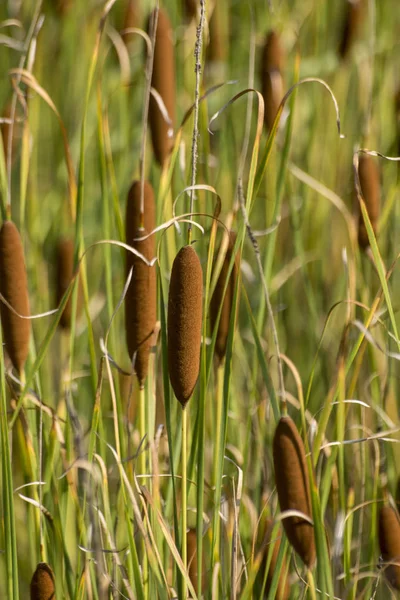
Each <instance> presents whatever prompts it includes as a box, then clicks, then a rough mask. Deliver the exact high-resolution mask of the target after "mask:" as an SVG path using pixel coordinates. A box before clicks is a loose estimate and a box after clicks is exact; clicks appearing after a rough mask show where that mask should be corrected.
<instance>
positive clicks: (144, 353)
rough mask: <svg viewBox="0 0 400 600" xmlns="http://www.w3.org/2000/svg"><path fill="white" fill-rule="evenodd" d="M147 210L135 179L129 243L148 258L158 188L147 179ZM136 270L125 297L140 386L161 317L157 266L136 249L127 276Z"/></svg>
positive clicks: (130, 203)
mask: <svg viewBox="0 0 400 600" xmlns="http://www.w3.org/2000/svg"><path fill="white" fill-rule="evenodd" d="M143 194H144V195H143V200H144V202H143V213H142V212H141V200H140V181H134V182H133V184H132V186H131V188H130V190H129V194H128V202H127V205H126V219H125V235H126V243H127V244H129V246H132V247H133V248H135V250H137V251H138V252H140V253H141V254H142V255H143V256H144V257H145V258H146V259H147V260H149V261H150V260H151V259H152V258H154V256H155V251H156V248H155V237H154V235H151V236H150V237H146V239H143V240H138V239H137V238H143V237H145V236H146V235H147V234H148V233H150V232H151V231H152V230H153V229H154V228H155V201H154V191H153V188H152V186H151V184H150V183H149V182H148V181H145V182H144V190H143ZM131 269H132V278H131V282H130V284H129V287H128V290H127V293H126V296H125V333H126V343H127V346H128V352H129V356H130V358H131V360H132V361H133V362H134V368H135V371H136V375H137V378H138V380H139V385H140V387H143V386H144V382H145V380H146V377H147V372H148V365H149V353H150V348H151V339H152V335H153V332H154V327H155V324H156V317H157V307H156V293H157V280H156V270H155V266H152V267H150V266H149V265H147V264H146V263H145V262H144V261H143V260H142V259H141V258H140V257H139V256H136V255H134V254H133V253H132V252H127V254H126V276H128V274H129V272H130V270H131Z"/></svg>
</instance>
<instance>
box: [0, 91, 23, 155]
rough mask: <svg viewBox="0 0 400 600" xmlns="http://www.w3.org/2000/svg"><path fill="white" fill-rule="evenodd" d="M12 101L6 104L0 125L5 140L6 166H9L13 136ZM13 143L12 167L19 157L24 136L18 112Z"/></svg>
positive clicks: (15, 116)
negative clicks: (9, 147) (9, 150)
mask: <svg viewBox="0 0 400 600" xmlns="http://www.w3.org/2000/svg"><path fill="white" fill-rule="evenodd" d="M11 104H12V103H11V101H10V102H8V104H6V106H5V107H4V110H3V114H2V122H1V125H0V133H1V137H2V139H3V150H4V158H5V162H6V166H7V164H8V144H9V140H10V135H11V123H10V120H11ZM12 136H13V137H12V142H11V166H12V165H13V163H14V161H15V157H16V156H17V151H18V143H19V140H20V138H21V136H22V126H21V123H19V122H18V119H17V110H16V111H15V115H14V124H13V128H12Z"/></svg>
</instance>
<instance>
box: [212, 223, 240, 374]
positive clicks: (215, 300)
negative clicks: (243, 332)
mask: <svg viewBox="0 0 400 600" xmlns="http://www.w3.org/2000/svg"><path fill="white" fill-rule="evenodd" d="M235 241H236V234H235V233H234V232H230V235H229V245H228V250H227V252H226V255H225V259H224V262H223V264H222V268H221V272H220V274H219V277H218V281H217V284H216V286H215V290H214V293H213V295H212V298H211V302H210V324H211V331H212V332H214V328H215V324H216V322H217V317H218V311H219V309H220V306H221V303H222V310H221V318H220V320H219V323H218V333H217V338H216V341H215V354H216V357H217V364H218V366H219V365H221V363H222V362H223V360H224V358H225V354H226V344H227V341H228V333H229V322H230V318H231V311H232V303H233V296H234V293H235V287H236V281H237V274H238V271H237V265H236V264H235V263H234V264H233V267H232V270H231V273H230V276H229V282H228V286H227V288H226V294H225V296H223V294H224V289H225V285H226V280H227V277H228V271H229V264H230V262H231V259H232V252H233V248H234V246H235Z"/></svg>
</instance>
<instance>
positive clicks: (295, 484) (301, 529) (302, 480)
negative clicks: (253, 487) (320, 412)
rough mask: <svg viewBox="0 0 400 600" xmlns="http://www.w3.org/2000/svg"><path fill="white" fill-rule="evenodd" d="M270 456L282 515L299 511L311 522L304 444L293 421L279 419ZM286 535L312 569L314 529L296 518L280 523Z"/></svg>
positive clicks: (285, 418)
mask: <svg viewBox="0 0 400 600" xmlns="http://www.w3.org/2000/svg"><path fill="white" fill-rule="evenodd" d="M273 456H274V469H275V482H276V488H277V492H278V500H279V504H280V507H281V511H287V510H298V511H300V512H302V513H304V514H305V515H306V516H307V517H309V518H310V519H311V517H312V510H311V498H310V484H309V481H308V473H307V464H306V456H305V450H304V445H303V441H302V439H301V437H300V435H299V432H298V431H297V428H296V425H295V424H294V421H293V420H292V419H291V418H290V417H288V416H286V417H281V419H280V420H279V423H278V425H277V428H276V431H275V435H274V441H273ZM283 526H284V528H285V532H286V535H287V537H288V540H289V542H290V543H291V544H292V546H293V548H294V549H295V550H296V552H297V553H298V554H299V556H300V558H301V559H302V561H303V562H304V564H305V565H306V566H307V567H309V568H311V567H312V565H313V563H314V561H315V541H314V530H313V526H312V525H311V524H310V523H309V522H308V521H306V520H305V519H303V518H301V517H297V516H292V517H288V518H286V519H283Z"/></svg>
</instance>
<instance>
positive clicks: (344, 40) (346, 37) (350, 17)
mask: <svg viewBox="0 0 400 600" xmlns="http://www.w3.org/2000/svg"><path fill="white" fill-rule="evenodd" d="M363 8H364V7H363V0H347V6H346V10H345V16H344V22H343V29H342V37H341V40H340V44H339V55H340V56H341V58H342V59H343V60H344V59H345V58H346V57H347V56H348V54H349V52H350V49H351V47H352V45H353V43H354V40H355V39H356V37H357V35H358V31H359V28H360V24H361V21H362V17H363V14H364V10H363Z"/></svg>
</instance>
